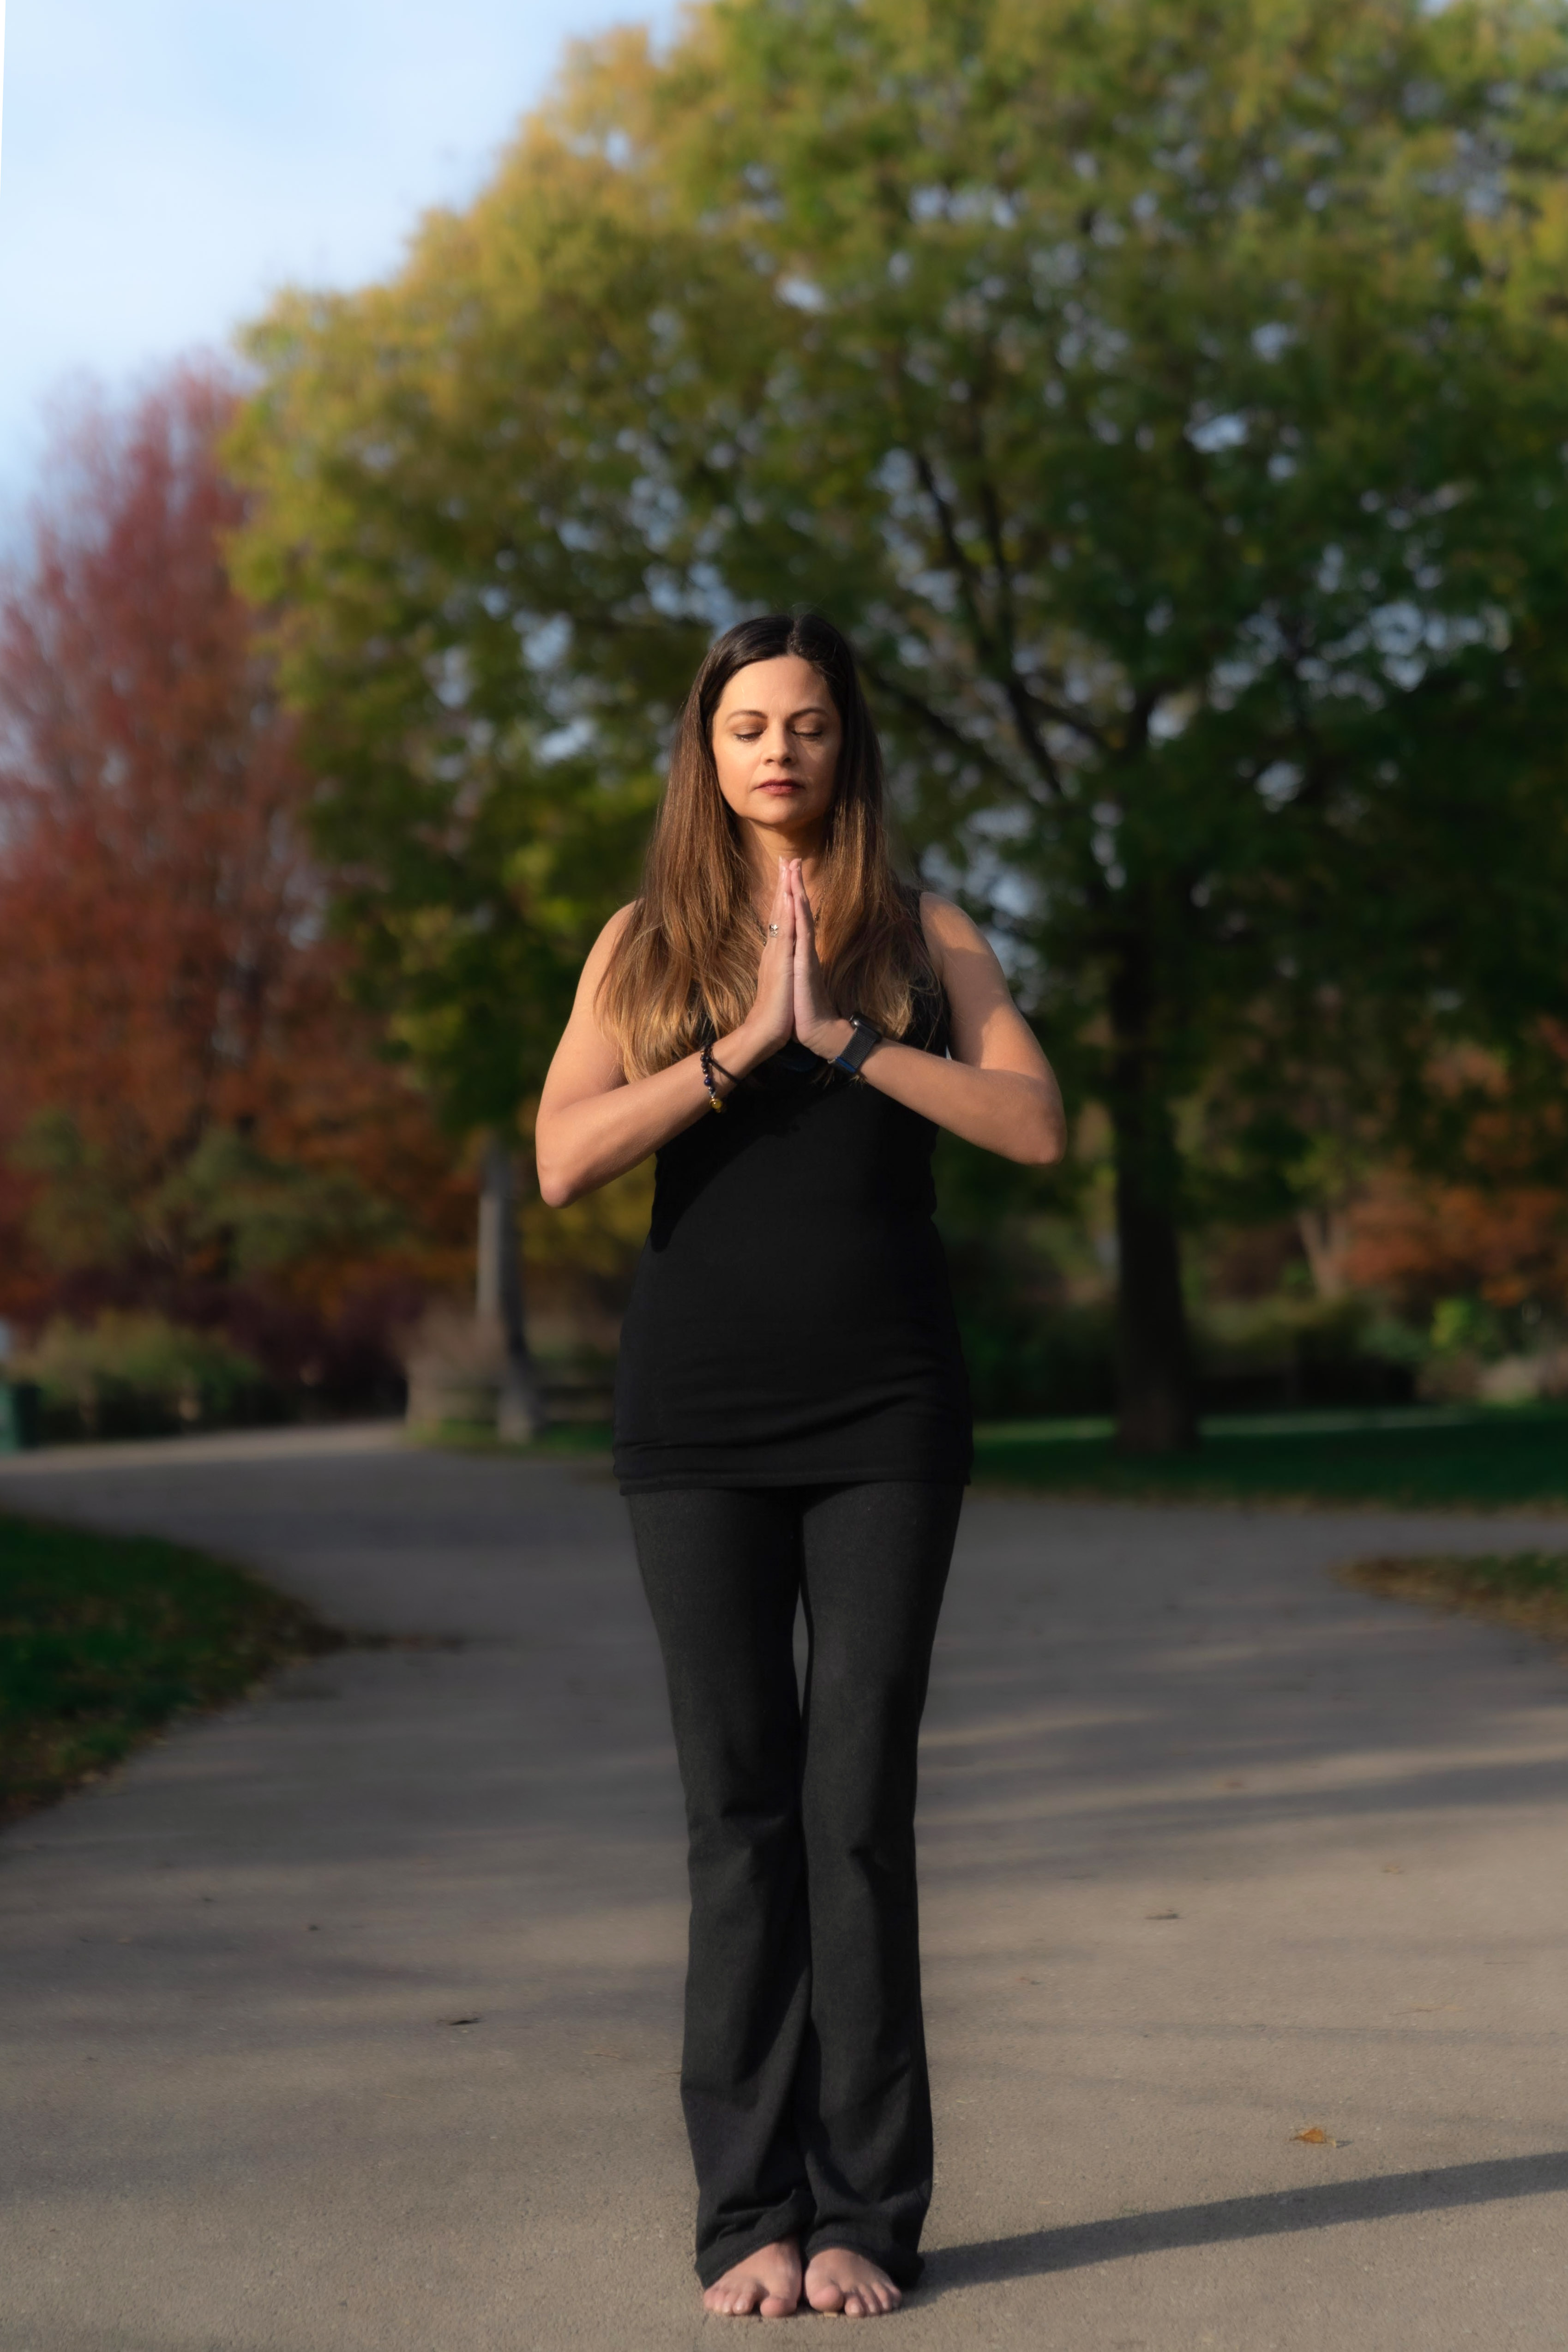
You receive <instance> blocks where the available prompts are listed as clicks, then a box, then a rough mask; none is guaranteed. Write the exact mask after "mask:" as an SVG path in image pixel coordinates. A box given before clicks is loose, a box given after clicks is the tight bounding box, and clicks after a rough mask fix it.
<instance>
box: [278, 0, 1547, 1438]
mask: <svg viewBox="0 0 1568 2352" xmlns="http://www.w3.org/2000/svg"><path fill="white" fill-rule="evenodd" d="M1564 32H1565V25H1564V17H1563V11H1562V10H1561V8H1559V7H1557V6H1538V5H1530V0H1481V5H1456V6H1452V7H1449V8H1446V9H1444V10H1442V11H1439V12H1432V11H1428V10H1427V9H1425V8H1423V7H1421V6H1420V5H1416V0H1216V5H1189V0H1120V5H1112V6H1108V7H1102V8H1097V9H1094V10H1086V9H1083V8H1082V7H1080V6H1077V5H1069V0H1047V5H1036V6H1032V7H1030V8H1029V9H1020V8H1019V7H1017V6H1014V5H1007V0H977V5H973V6H967V7H965V8H962V9H958V8H954V9H946V10H926V9H918V8H911V7H909V6H907V5H904V0H718V4H717V5H711V6H709V7H706V8H704V9H699V10H698V11H696V12H695V14H694V15H693V16H691V17H690V19H689V20H688V22H687V26H686V29H685V34H684V36H683V37H682V38H681V39H680V40H679V41H678V42H677V44H676V45H675V46H674V47H673V48H672V49H671V50H670V51H669V52H668V53H667V54H666V55H665V56H664V57H663V58H654V57H653V56H652V55H651V53H650V52H649V50H648V48H647V47H646V45H645V43H644V41H643V39H642V37H640V36H637V35H633V34H622V35H618V36H615V37H612V38H611V39H609V40H607V41H604V42H601V43H600V44H599V45H597V46H596V47H591V48H585V49H583V50H581V51H580V52H579V53H578V55H577V56H576V58H575V59H574V61H573V64H572V67H571V70H570V73H569V74H568V76H567V78H566V79H565V81H564V82H563V84H562V86H561V89H560V91H559V97H558V99H557V100H556V102H555V103H554V104H553V105H552V106H551V107H550V108H549V109H548V110H546V111H545V112H544V113H542V114H541V115H539V116H538V117H537V118H535V119H534V120H532V121H529V122H528V123H526V124H525V126H524V128H523V131H522V133H521V135H520V137H519V140H518V142H517V147H516V149H515V150H514V152H512V154H511V155H510V156H509V157H508V158H507V160H506V162H505V163H504V164H503V166H502V168H501V169H500V171H499V173H497V178H496V180H495V182H494V184H493V185H492V186H491V187H490V188H489V189H488V190H487V191H486V193H485V194H483V195H482V196H481V198H480V199H479V200H478V202H477V203H476V205H474V206H473V208H472V209H471V210H470V211H469V212H468V213H466V214H465V215H462V216H460V217H458V216H454V215H436V216H434V217H432V218H431V219H430V220H428V221H427V222H426V224H425V226H424V227H423V231H422V233H421V235H420V236H419V238H418V240H417V241H416V243H415V245H414V247H413V251H412V253H411V257H410V259H409V262H408V265H407V267H406V268H405V269H404V270H403V271H402V273H401V275H400V276H399V277H398V278H395V279H394V280H393V281H392V282H390V283H389V284H387V285H384V286H379V287H375V288H372V289H368V290H367V291H365V292H364V293H362V294H359V295H354V296H348V297H333V298H308V297H303V296H298V297H290V298H288V299H287V300H285V301H283V302H282V303H280V304H279V306H278V307H277V310H275V311H274V313H273V314H272V316H271V317H270V318H269V319H268V320H267V321H266V322H265V323H264V324H263V325H262V327H261V328H260V329H258V330H257V331H256V334H255V336H254V338H253V339H252V343H251V352H252V357H253V360H254V361H255V362H256V366H257V368H258V370H259V372H260V376H261V383H260V385H259V388H258V390H257V392H256V394H255V396H254V398H253V399H252V400H251V402H250V404H249V405H248V408H247V411H246V416H245V418H244V421H243V424H242V425H241V428H240V430H239V433H238V435H237V436H236V438H235V442H234V444H233V448H234V453H235V463H236V465H237V466H238V467H239V469H240V471H241V473H242V475H243V477H244V478H245V479H246V482H247V484H248V485H249V486H250V488H251V489H252V491H253V493H254V495H255V500H256V503H255V505H254V508H253V509H252V511H251V513H250V516H249V518H248V520H247V521H246V526H245V528H244V530H243V532H242V534H241V538H240V542H239V547H240V563H241V568H242V577H243V579H244V581H245V583H246V587H247V589H248V591H249V593H251V594H252V596H253V597H254V598H255V599H256V601H258V602H259V603H262V604H266V605H267V606H268V607H270V608H272V609H273V610H274V611H275V612H276V613H277V615H278V623H277V644H278V648H279V656H280V661H281V674H282V677H283V681H284V685H285V688H286V691H287V695H288V697H289V698H290V700H291V702H292V703H293V704H294V705H295V706H296V707H297V708H298V709H299V711H300V713H301V717H302V727H303V743H304V747H305V751H306V755H307V757H308V760H309V761H310V764H311V766H312V768H313V769H314V771H315V772H316V773H317V775H318V777H319V780H320V781H319V792H318V797H317V800H316V803H315V809H314V816H315V823H316V825H317V829H318V837H319V839H320V841H321V842H322V844H323V845H324V846H325V848H326V849H327V851H328V853H329V856H330V857H331V859H332V860H333V861H334V863H335V864H336V866H338V867H339V869H340V871H341V872H342V874H343V876H344V877H345V879H344V882H343V885H342V889H343V904H344V906H345V908H346V910H347V914H348V919H349V922H350V931H351V936H352V937H353V938H354V939H355V940H357V941H358V943H359V946H360V950H361V955H362V956H363V957H364V958H365V959H366V963H367V968H368V969H369V970H370V971H371V973H372V974H373V975H374V977H375V980H376V983H377V985H378V986H379V987H380V988H381V990H382V994H383V1001H384V1002H385V1003H387V1004H388V1006H389V1007H391V1008H392V1012H393V1017H394V1024H395V1026H396V1030H397V1034H399V1035H400V1036H401V1037H402V1039H403V1040H404V1042H405V1043H406V1045H407V1046H408V1048H409V1050H410V1051H411V1052H412V1053H413V1054H414V1055H416V1056H417V1057H418V1059H419V1060H420V1062H421V1065H422V1066H423V1067H424V1068H425V1069H426V1070H428V1071H429V1072H430V1073H431V1074H432V1076H433V1077H434V1082H435V1083H436V1084H437V1086H438V1087H440V1088H441V1090H442V1093H443V1098H444V1101H445V1102H446V1103H447V1104H448V1106H449V1108H450V1115H451V1116H452V1118H454V1119H455V1120H456V1121H458V1122H459V1123H462V1122H467V1121H474V1122H477V1121H480V1120H484V1121H491V1122H494V1121H501V1120H504V1119H506V1118H508V1117H509V1116H510V1115H512V1113H513V1112H514V1111H515V1109H516V1108H517V1106H518V1105H519V1104H521V1103H523V1102H524V1101H526V1099H527V1097H528V1094H529V1092H530V1090H531V1089H532V1088H533V1087H535V1086H536V1085H537V1082H538V1076H539V1073H540V1071H541V1069H542V1066H543V1062H544V1059H545V1056H546V1055H547V1053H548V1050H549V1045H550V1044H551V1042H552V1041H553V1036H554V1034H555V1033H556V1030H557V1027H558V1024H559V1017H560V1014H561V1012H562V1009H563V1007H564V1003H565V1000H566V992H567V988H568V984H569V981H570V975H571V972H572V971H573V970H574V968H575V966H576V964H577V962H578V961H579V960H580V955H581V952H582V950H583V948H584V947H585V945H586V942H587V940H588V938H589V936H590V934H591V930H592V929H593V928H594V926H595V925H596V924H597V923H598V921H599V920H600V919H601V918H602V916H603V914H604V913H605V912H607V911H608V909H609V908H610V906H611V905H612V903H613V902H614V900H615V899H616V898H619V897H623V896H625V895H626V893H627V891H628V889H629V888H630V887H631V884H632V875H633V871H634V855H635V850H636V847H637V845H638V841H639V838H640V836H641V834H642V831H643V826H644V824H645V822H646V818H647V814H648V812H649V810H650V808H651V806H652V804H653V797H654V794H655V792H656V789H657V782H658V773H659V759H660V753H661V748H662V744H663V741H664V736H665V734H666V731H667V729H668V725H669V721H670V718H671V715H672V711H673V708H674V703H675V700H676V699H677V698H678V696H679V693H680V691H681V689H682V687H683V686H684V683H685V678H686V677H688V676H689V674H690V670H691V667H692V666H693V664H694V662H695V657H696V656H697V654H698V653H699V651H700V649H701V646H702V645H703V643H704V642H705V641H706V636H707V635H708V634H709V633H710V632H711V630H712V629H713V628H714V627H715V626H716V625H720V624H722V623H723V622H725V621H726V620H727V619H728V618H730V617H731V616H732V615H733V614H736V613H737V612H740V611H747V610H755V609H758V608H762V607H767V606H770V605H779V604H789V603H790V602H791V601H800V602H810V603H812V604H820V605H821V606H823V607H824V608H825V609H827V610H828V611H829V612H831V614H832V615H833V616H834V617H835V618H837V619H838V620H840V621H841V623H842V624H843V625H845V626H847V627H848V628H849V629H850V630H851V631H852V634H853V635H854V636H855V638H856V641H857V644H858V645H859V646H860V649H861V651H862V658H863V661H864V664H865V668H866V673H867V677H868V682H869V684H870V687H871V688H872V691H873V695H874V697H875V698H876V701H877V704H878V708H879V714H880V716H881V719H882V720H883V725H884V728H885V730H886V732H887V736H888V740H889V748H890V752H891V755H892V761H893V772H894V786H895V791H896V794H897V798H898V804H899V811H900V815H901V819H902V823H903V825H904V834H905V838H906V841H907V843H908V845H909V846H910V849H911V851H912V853H913V854H914V855H915V856H916V857H917V858H918V860H919V862H920V865H921V867H922V870H923V872H924V874H925V877H926V878H927V879H928V880H929V881H931V882H933V883H935V884H936V885H938V886H946V887H950V888H954V889H956V890H957V891H958V892H959V893H960V894H961V895H962V896H963V897H964V898H965V899H966V900H967V903H969V904H970V905H971V906H972V907H973V908H975V910H976V911H977V913H979V914H980V915H981V917H982V919H984V920H985V921H986V922H987V923H988V926H989V927H990V929H992V931H993V934H994V935H995V936H996V937H997V938H998V940H999V941H1000V943H1001V944H1002V946H1003V948H1004V951H1005V952H1007V954H1008V955H1009V959H1010V961H1011V965H1012V969H1013V971H1014V974H1015V977H1016V980H1017V983H1018V986H1019V992H1020V995H1021V997H1022V999H1023V1001H1024V1003H1025V1004H1026V1006H1027V1007H1028V1009H1029V1010H1030V1013H1031V1014H1032V1016H1033V1017H1034V1018H1035V1020H1036V1022H1037V1024H1038V1026H1039V1028H1040V1034H1041V1036H1042V1038H1043V1040H1044V1042H1045V1044H1046V1045H1047V1047H1048V1049H1049V1050H1050V1051H1051V1053H1052V1055H1054V1056H1055V1058H1056V1059H1057V1060H1058V1062H1059V1064H1060V1065H1061V1066H1062V1068H1063V1071H1064V1075H1065V1076H1066V1079H1067V1082H1068V1087H1069V1091H1070V1094H1071V1096H1072V1097H1074V1098H1075V1099H1076V1100H1078V1101H1080V1102H1082V1101H1084V1100H1088V1101H1090V1102H1093V1103H1097V1104H1099V1105H1101V1106H1103V1112H1104V1117H1105V1126H1104V1129H1103V1138H1104V1148H1105V1152H1106V1155H1107V1163H1108V1165H1107V1175H1106V1185H1105V1187H1103V1192H1105V1193H1106V1209H1107V1212H1108V1222H1109V1225H1110V1229H1111V1230H1110V1233H1109V1234H1108V1235H1107V1238H1108V1239H1113V1245H1114V1252H1115V1256H1116V1259H1117V1262H1118V1264H1119V1268H1120V1282H1119V1307H1118V1324H1119V1339H1118V1346H1119V1361H1120V1412H1121V1430H1122V1436H1123V1442H1124V1444H1127V1445H1129V1446H1131V1447H1134V1448H1153V1449H1157V1448H1161V1447H1168V1446H1173V1445H1181V1444H1186V1443H1188V1442H1190V1441H1191V1439H1192V1438H1193V1436H1194V1434H1195V1429H1196V1421H1195V1386H1194V1378H1193V1367H1192V1356H1191V1348H1190V1343H1189V1338H1188V1333H1187V1328H1186V1308H1185V1305H1184V1285H1183V1278H1182V1267H1181V1234H1182V1232H1183V1230H1184V1228H1192V1229H1197V1230H1201V1229H1202V1228H1203V1227H1204V1226H1205V1225H1206V1224H1212V1223H1213V1222H1214V1221H1215V1220H1217V1219H1229V1220H1230V1221H1231V1222H1232V1223H1235V1222H1245V1221H1247V1220H1248V1219H1250V1220H1251V1221H1253V1222H1254V1223H1256V1222H1259V1221H1260V1220H1262V1219H1266V1218H1270V1217H1272V1218H1275V1219H1293V1218H1296V1217H1297V1216H1298V1215H1300V1214H1301V1213H1319V1214H1322V1215H1327V1214H1331V1213H1333V1208H1334V1204H1335V1202H1336V1199H1337V1198H1338V1197H1339V1196H1340V1195H1341V1194H1342V1193H1343V1189H1344V1187H1345V1184H1346V1183H1347V1181H1349V1180H1350V1178H1351V1176H1353V1175H1354V1171H1355V1170H1356V1169H1358V1168H1360V1167H1362V1166H1364V1165H1365V1164H1366V1163H1367V1160H1368V1158H1369V1155H1370V1156H1371V1157H1376V1156H1377V1155H1379V1154H1381V1155H1383V1156H1384V1157H1386V1155H1387V1154H1388V1153H1389V1151H1390V1150H1394V1149H1396V1147H1398V1146H1399V1145H1400V1144H1401V1143H1402V1142H1405V1143H1407V1144H1408V1145H1410V1147H1411V1148H1414V1147H1415V1146H1416V1144H1417V1143H1420V1144H1421V1146H1422V1147H1423V1148H1426V1147H1427V1146H1428V1145H1430V1143H1431V1140H1432V1135H1433V1133H1434V1132H1435V1128H1434V1119H1433V1115H1432V1086H1431V1071H1432V1069H1433V1066H1434V1063H1435V1060H1436V1059H1437V1058H1440V1056H1441V1055H1443V1054H1444V1052H1445V1051H1447V1050H1448V1048H1449V1047H1450V1046H1451V1045H1452V1043H1453V1041H1455V1040H1458V1039H1463V1040H1466V1041H1469V1043H1470V1044H1471V1045H1474V1046H1476V1047H1478V1048H1484V1049H1485V1055H1486V1057H1487V1066H1488V1069H1489V1071H1490V1074H1491V1075H1490V1078H1489V1081H1488V1083H1489V1085H1490V1086H1491V1087H1493V1091H1494V1093H1495V1091H1496V1088H1497V1087H1498V1086H1499V1085H1500V1086H1501V1087H1502V1089H1503V1091H1504V1093H1505V1094H1506V1095H1507V1096H1508V1097H1509V1098H1510V1100H1511V1102H1513V1104H1514V1105H1515V1107H1516V1108H1517V1110H1518V1113H1519V1115H1520V1116H1521V1118H1523V1117H1524V1116H1525V1115H1526V1114H1527V1113H1528V1112H1529V1111H1530V1110H1531V1107H1532V1105H1533V1104H1534V1103H1535V1102H1536V1101H1538V1100H1542V1099H1544V1100H1549V1099H1550V1095H1551V1087H1552V1076H1553V1073H1554V1072H1555V1073H1557V1074H1559V1075H1560V1070H1561V1059H1560V1057H1559V1056H1557V1055H1555V1051H1554V1048H1553V1047H1552V1045H1551V1043H1550V1037H1551V1035H1552V1034H1560V1033H1548V1032H1547V1031H1545V1030H1543V1029H1542V1018H1543V1016H1546V1015H1549V1014H1552V1013H1558V1014H1559V1015H1560V1014H1561V1013H1562V1012H1563V959H1562V955H1561V946H1560V942H1561V914H1560V910H1561V907H1562V904H1563V882H1564V870H1563V858H1564V848H1565V843H1564V829H1563V788H1562V782H1561V743H1562V740H1563V719H1564V716H1565V715H1568V713H1565V700H1564V691H1563V689H1564V657H1563V646H1564V643H1565V639H1564V633H1563V627H1562V625H1561V623H1562V618H1563V609H1562V608H1563V581H1564V564H1563V558H1564V554H1565V552H1568V547H1565V542H1564V528H1563V526H1564V517H1565V514H1568V503H1565V500H1568V485H1565V480H1564V467H1563V445H1562V432H1563V426H1562V418H1563V414H1564V403H1565V398H1568V365H1565V358H1564V345H1563V312H1562V304H1561V299H1560V286H1561V264H1562V248H1563V236H1564V226H1565V222H1568V209H1565V206H1564V200H1563V192H1562V183H1561V173H1560V163H1561V156H1562V153H1563V145H1564V139H1565V136H1568V79H1565V73H1564V68H1565V66H1568V44H1565V39H1564ZM1479 866H1480V867H1484V880H1483V878H1482V877H1481V875H1480V874H1479V870H1478V869H1479ZM1450 1109H1451V1106H1450ZM1437 1125H1438V1126H1442V1125H1443V1121H1442V1120H1438V1121H1437ZM1463 1126H1464V1121H1463V1120H1462V1119H1458V1118H1456V1117H1454V1116H1448V1117H1447V1125H1446V1127H1444V1128H1443V1131H1444V1134H1445V1135H1446V1136H1447V1138H1448V1145H1447V1148H1448V1149H1450V1150H1452V1149H1454V1148H1457V1147H1456V1146H1455V1143H1454V1139H1455V1137H1456V1136H1457V1135H1458V1134H1459V1133H1460V1132H1461V1131H1462V1129H1463ZM1007 1181H1010V1180H1007ZM1037 1207H1038V1198H1037Z"/></svg>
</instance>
